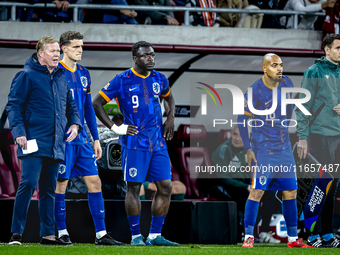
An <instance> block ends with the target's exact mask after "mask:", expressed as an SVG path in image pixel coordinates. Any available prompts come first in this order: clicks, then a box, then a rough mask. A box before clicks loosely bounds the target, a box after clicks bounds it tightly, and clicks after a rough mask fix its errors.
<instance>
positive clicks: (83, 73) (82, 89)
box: [59, 61, 99, 145]
mask: <svg viewBox="0 0 340 255" xmlns="http://www.w3.org/2000/svg"><path fill="white" fill-rule="evenodd" d="M59 67H60V68H63V69H64V70H65V71H64V73H65V76H66V78H67V81H68V84H69V87H70V90H71V92H72V95H73V98H74V102H75V104H76V106H77V109H78V112H79V117H80V121H81V123H82V125H83V131H82V132H81V133H80V134H78V135H77V137H76V138H75V139H74V140H73V141H72V142H71V144H73V145H79V144H84V143H88V142H89V138H88V136H87V133H86V129H85V120H86V122H87V125H88V127H89V129H90V132H91V135H92V137H93V139H94V140H99V137H98V131H97V123H96V117H95V113H94V110H93V106H92V100H91V77H90V73H89V71H88V70H87V69H86V68H85V67H83V66H81V65H79V64H76V69H75V70H72V69H70V68H69V67H68V66H67V65H65V63H63V62H62V61H60V62H59Z"/></svg>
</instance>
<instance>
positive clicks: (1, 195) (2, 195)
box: [0, 183, 10, 198]
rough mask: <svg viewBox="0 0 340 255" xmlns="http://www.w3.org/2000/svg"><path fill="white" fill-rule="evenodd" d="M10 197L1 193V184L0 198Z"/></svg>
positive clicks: (0, 189)
mask: <svg viewBox="0 0 340 255" xmlns="http://www.w3.org/2000/svg"><path fill="white" fill-rule="evenodd" d="M9 197H10V196H9V195H7V194H3V193H2V188H1V183H0V198H9Z"/></svg>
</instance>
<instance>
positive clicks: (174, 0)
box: [170, 0, 187, 24]
mask: <svg viewBox="0 0 340 255" xmlns="http://www.w3.org/2000/svg"><path fill="white" fill-rule="evenodd" d="M186 2H187V1H186V0H170V6H182V7H184V6H185V5H186ZM174 17H175V19H176V20H177V21H178V22H179V24H183V23H184V12H174Z"/></svg>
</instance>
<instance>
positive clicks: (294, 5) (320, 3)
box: [282, 0, 336, 29]
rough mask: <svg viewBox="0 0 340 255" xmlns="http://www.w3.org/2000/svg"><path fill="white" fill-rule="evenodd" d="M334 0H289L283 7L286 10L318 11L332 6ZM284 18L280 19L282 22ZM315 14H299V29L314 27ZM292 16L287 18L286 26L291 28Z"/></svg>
mask: <svg viewBox="0 0 340 255" xmlns="http://www.w3.org/2000/svg"><path fill="white" fill-rule="evenodd" d="M335 2H336V0H289V1H288V2H287V4H286V6H285V7H284V10H287V11H303V12H318V11H322V10H325V9H328V8H333V7H334V4H335ZM284 18H285V17H283V18H282V21H283V22H284ZM317 18H318V17H317V16H310V15H308V16H305V15H300V22H299V24H298V28H299V29H314V23H315V21H316V20H317ZM293 22H294V17H293V16H291V17H289V18H288V21H287V24H286V27H287V28H292V27H293Z"/></svg>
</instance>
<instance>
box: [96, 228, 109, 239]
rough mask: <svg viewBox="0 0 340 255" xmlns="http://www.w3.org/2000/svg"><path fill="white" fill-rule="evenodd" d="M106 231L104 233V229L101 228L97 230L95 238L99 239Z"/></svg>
mask: <svg viewBox="0 0 340 255" xmlns="http://www.w3.org/2000/svg"><path fill="white" fill-rule="evenodd" d="M106 234H107V233H106V230H102V231H99V232H97V233H96V238H97V239H100V238H102V237H103V236H105V235H106Z"/></svg>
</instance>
